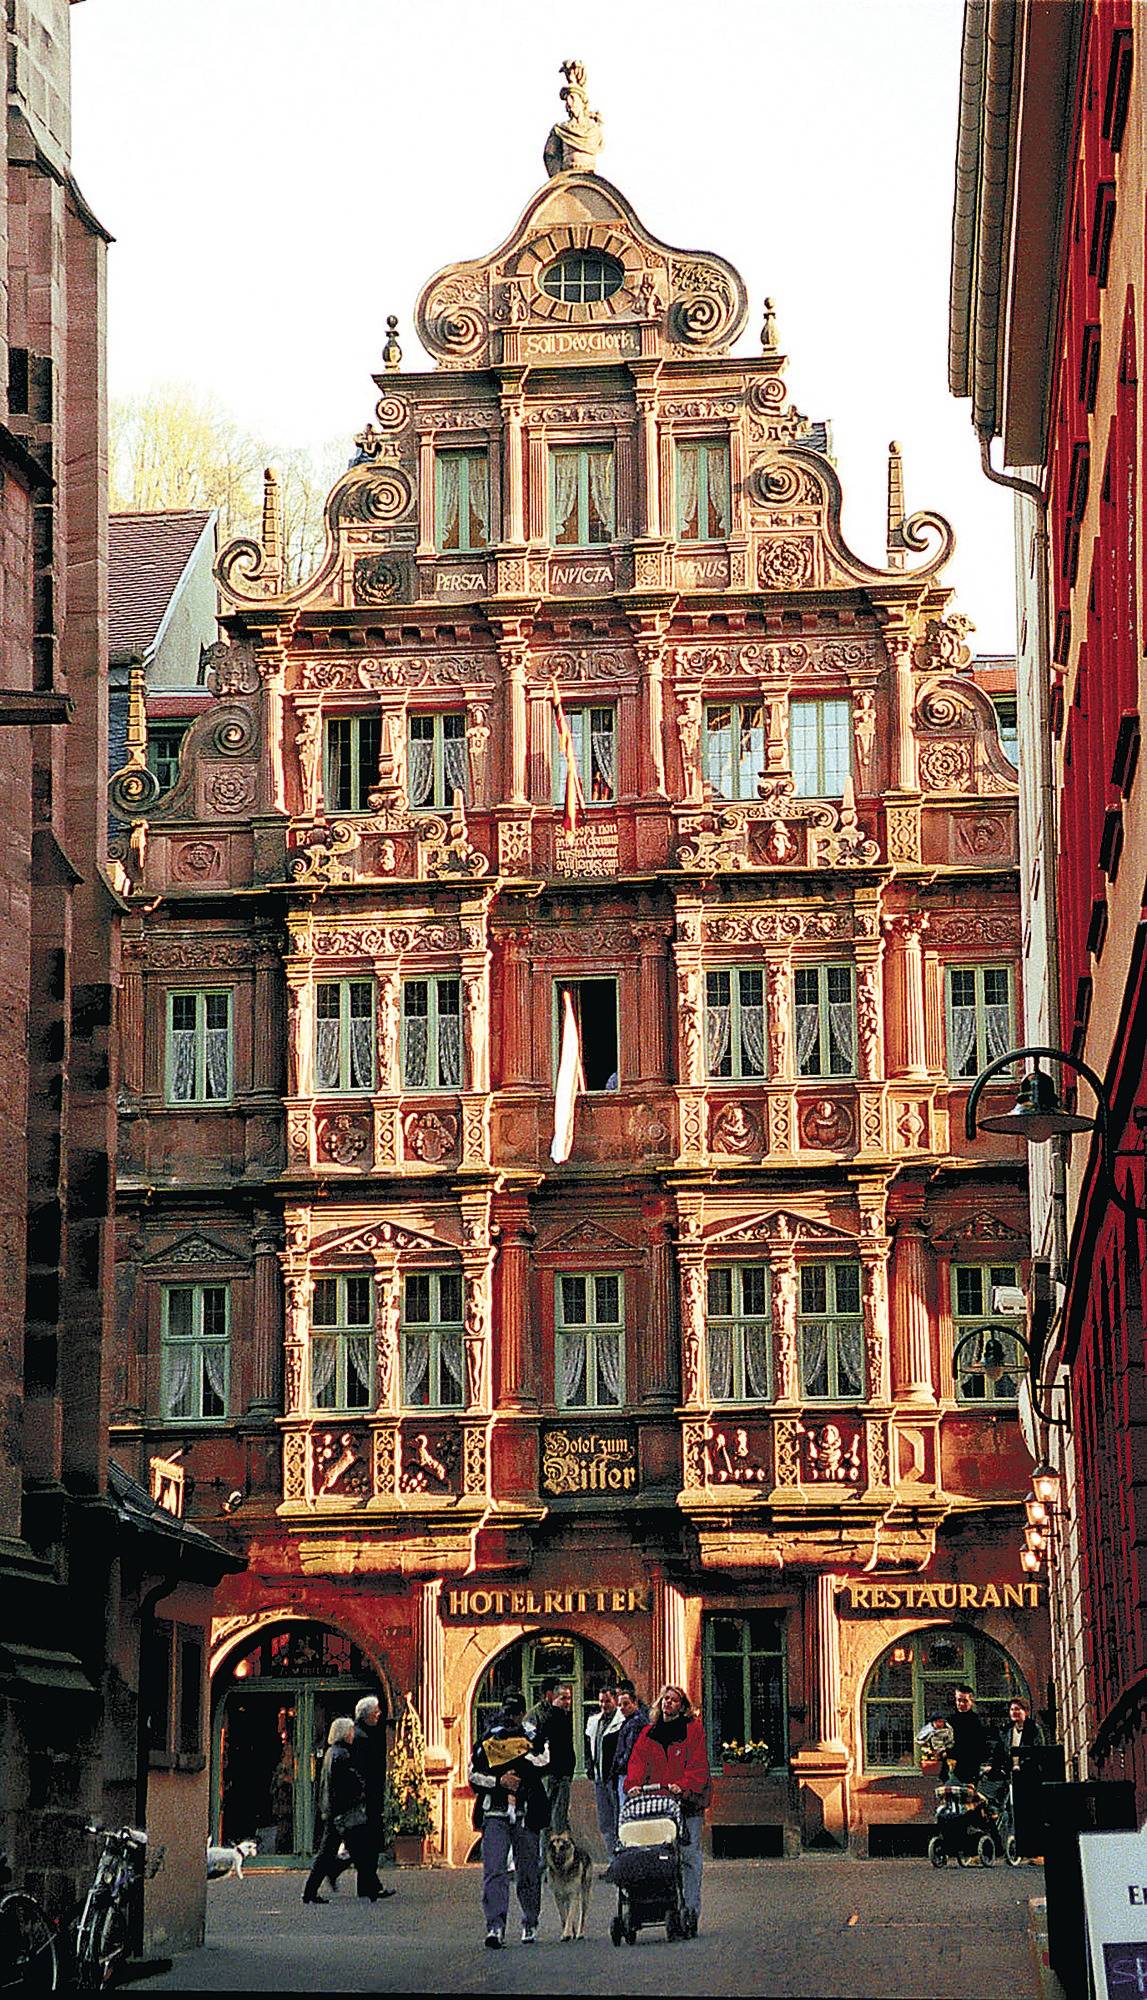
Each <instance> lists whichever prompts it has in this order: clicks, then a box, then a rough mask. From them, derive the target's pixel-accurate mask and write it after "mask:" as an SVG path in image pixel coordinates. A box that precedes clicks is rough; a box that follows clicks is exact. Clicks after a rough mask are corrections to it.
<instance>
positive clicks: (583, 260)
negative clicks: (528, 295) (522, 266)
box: [542, 250, 625, 306]
mask: <svg viewBox="0 0 1147 2000" xmlns="http://www.w3.org/2000/svg"><path fill="white" fill-rule="evenodd" d="M624 282H625V272H624V270H623V269H622V267H621V265H620V264H619V263H618V261H617V259H616V257H606V256H603V254H602V253H601V251H600V250H567V251H566V253H565V255H564V256H563V257H559V258H557V259H556V261H555V262H554V263H552V264H551V265H550V266H549V268H548V270H546V271H543V273H542V290H543V291H544V292H547V293H548V294H549V296H550V298H551V299H562V300H563V301H564V302H565V304H566V305H571V306H588V305H596V304H598V303H599V302H600V301H601V300H602V299H610V298H612V297H613V294H614V293H615V292H619V291H620V290H621V287H622V285H623V284H624Z"/></svg>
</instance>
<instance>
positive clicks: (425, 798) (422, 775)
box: [406, 736, 434, 806]
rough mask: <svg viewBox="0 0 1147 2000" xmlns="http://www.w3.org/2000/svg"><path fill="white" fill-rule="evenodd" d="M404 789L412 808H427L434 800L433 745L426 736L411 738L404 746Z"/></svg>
mask: <svg viewBox="0 0 1147 2000" xmlns="http://www.w3.org/2000/svg"><path fill="white" fill-rule="evenodd" d="M406 788H407V795H408V797H409V799H410V803H411V805H412V806H428V805H431V804H433V800H434V743H433V739H432V738H430V737H426V736H412V737H411V738H410V740H409V741H408V743H407V746H406Z"/></svg>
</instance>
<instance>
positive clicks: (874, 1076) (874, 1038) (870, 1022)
mask: <svg viewBox="0 0 1147 2000" xmlns="http://www.w3.org/2000/svg"><path fill="white" fill-rule="evenodd" d="M880 959H881V952H880V947H879V946H877V948H876V950H875V952H874V953H872V952H871V950H870V952H869V953H865V954H862V953H861V952H860V951H858V952H857V966H856V1035H857V1042H858V1045H859V1046H858V1050H857V1054H858V1057H859V1063H858V1068H859V1073H860V1075H861V1076H862V1077H863V1078H864V1080H865V1081H866V1082H868V1083H877V1082H879V1081H881V1079H882V1078H883V1076H884V1060H885V1054H884V982H883V979H882V978H881V964H880Z"/></svg>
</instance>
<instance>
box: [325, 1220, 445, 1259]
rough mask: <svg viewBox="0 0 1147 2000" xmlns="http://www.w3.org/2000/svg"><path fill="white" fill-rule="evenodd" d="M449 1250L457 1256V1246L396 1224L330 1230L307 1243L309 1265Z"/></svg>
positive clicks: (387, 1223)
mask: <svg viewBox="0 0 1147 2000" xmlns="http://www.w3.org/2000/svg"><path fill="white" fill-rule="evenodd" d="M423 1250H431V1251H443V1250H447V1251H450V1252H451V1253H452V1254H454V1255H456V1254H457V1245H456V1244H453V1243H444V1242H442V1241H441V1240H440V1239H439V1238H438V1237H436V1236H427V1235H424V1234H422V1233H421V1232H419V1231H418V1230H414V1229H403V1228H400V1227H399V1225H398V1224H397V1223H396V1222H368V1223H363V1224H360V1225H359V1226H358V1227H357V1228H354V1229H333V1230H331V1231H330V1232H329V1234H328V1235H326V1236H319V1237H316V1239H315V1240H314V1242H313V1243H312V1244H311V1262H312V1263H320V1264H321V1263H325V1262H327V1261H329V1260H334V1259H336V1258H337V1259H338V1260H339V1261H340V1262H341V1261H342V1260H343V1259H344V1258H347V1257H367V1258H373V1257H376V1256H379V1255H381V1256H393V1257H398V1256H409V1255H410V1253H411V1252H412V1251H423Z"/></svg>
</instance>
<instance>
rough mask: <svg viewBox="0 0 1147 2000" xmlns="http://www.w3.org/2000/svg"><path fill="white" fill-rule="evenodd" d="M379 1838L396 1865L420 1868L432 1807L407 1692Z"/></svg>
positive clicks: (431, 1827) (423, 1754) (420, 1740)
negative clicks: (390, 1849)
mask: <svg viewBox="0 0 1147 2000" xmlns="http://www.w3.org/2000/svg"><path fill="white" fill-rule="evenodd" d="M382 1821H383V1839H384V1842H385V1844H386V1845H387V1846H388V1847H392V1848H393V1850H394V1859H395V1862H396V1863H397V1865H398V1867H400V1868H421V1867H422V1865H423V1863H424V1861H425V1859H426V1841H427V1837H428V1835H429V1834H430V1833H432V1832H433V1830H434V1810H433V1807H432V1806H431V1803H430V1788H429V1786H428V1785H427V1782H426V1743H425V1740H424V1738H423V1735H422V1724H421V1723H420V1722H419V1720H418V1711H417V1709H416V1708H415V1706H414V1701H413V1699H412V1697H411V1695H410V1694H409V1693H408V1694H407V1695H406V1697H405V1699H404V1701H403V1706H402V1713H401V1715H400V1716H399V1718H398V1722H397V1725H396V1727H395V1731H394V1750H393V1752H392V1753H391V1759H390V1771H389V1773H388V1776H387V1781H386V1793H385V1796H384V1798H383V1804H382Z"/></svg>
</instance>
